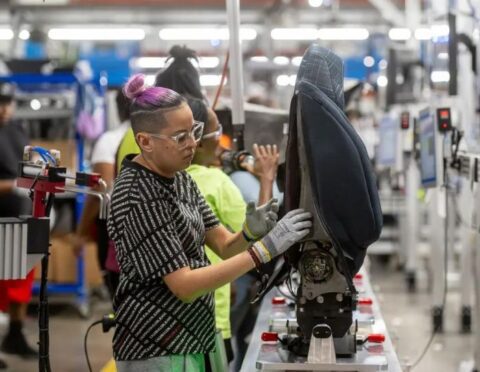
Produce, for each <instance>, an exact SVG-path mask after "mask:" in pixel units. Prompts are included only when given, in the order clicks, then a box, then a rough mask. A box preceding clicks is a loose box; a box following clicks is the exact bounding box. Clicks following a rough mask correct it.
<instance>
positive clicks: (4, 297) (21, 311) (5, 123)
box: [0, 83, 37, 369]
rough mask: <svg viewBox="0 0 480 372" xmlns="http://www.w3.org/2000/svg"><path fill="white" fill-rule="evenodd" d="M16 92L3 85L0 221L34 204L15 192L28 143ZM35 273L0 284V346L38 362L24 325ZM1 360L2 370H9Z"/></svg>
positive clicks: (0, 94)
mask: <svg viewBox="0 0 480 372" xmlns="http://www.w3.org/2000/svg"><path fill="white" fill-rule="evenodd" d="M14 94H15V89H14V86H13V85H12V84H9V83H0V217H18V216H20V215H23V214H29V213H30V210H31V204H32V202H31V200H30V199H29V198H28V197H27V196H26V194H22V193H20V190H19V189H17V188H16V186H15V185H16V179H17V176H18V163H19V162H20V161H21V160H22V159H23V148H24V147H25V146H26V145H28V143H29V140H28V137H27V135H26V134H25V132H24V131H23V129H22V128H21V127H20V125H18V124H17V123H15V122H14V121H13V120H12V118H13V115H14V113H15V103H14ZM33 275H34V274H33V270H32V271H31V272H30V273H29V274H28V275H27V278H26V279H24V280H5V281H0V310H1V311H7V312H8V315H9V317H10V320H9V328H8V332H7V334H6V335H5V337H4V338H3V341H2V343H1V350H2V351H3V352H5V353H8V354H15V355H19V356H21V357H23V358H36V357H37V352H36V351H35V350H34V349H33V348H31V347H30V346H29V345H28V343H27V340H26V338H25V335H24V334H23V331H22V329H23V325H24V321H25V318H26V316H27V306H28V303H29V302H30V299H31V296H32V285H33ZM6 367H7V365H6V363H5V362H4V361H2V360H0V368H3V369H4V368H6Z"/></svg>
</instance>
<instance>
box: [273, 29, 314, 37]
mask: <svg viewBox="0 0 480 372" xmlns="http://www.w3.org/2000/svg"><path fill="white" fill-rule="evenodd" d="M317 33H318V32H317V29H315V28H274V29H273V30H272V32H271V33H270V36H271V37H272V39H273V40H316V39H317Z"/></svg>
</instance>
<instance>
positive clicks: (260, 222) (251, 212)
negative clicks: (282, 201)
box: [243, 198, 278, 241]
mask: <svg viewBox="0 0 480 372" xmlns="http://www.w3.org/2000/svg"><path fill="white" fill-rule="evenodd" d="M277 212H278V201H277V199H275V198H273V199H270V200H269V201H268V203H265V204H264V205H261V206H260V207H258V208H256V207H255V202H253V201H252V202H249V203H248V204H247V214H246V217H245V222H244V223H243V234H244V235H245V237H246V239H247V240H249V241H253V240H257V239H260V238H261V237H263V236H265V234H267V233H268V232H269V231H270V230H271V229H272V228H273V227H274V226H275V224H276V223H277V219H278V215H277Z"/></svg>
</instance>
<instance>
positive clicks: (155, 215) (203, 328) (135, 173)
mask: <svg viewBox="0 0 480 372" xmlns="http://www.w3.org/2000/svg"><path fill="white" fill-rule="evenodd" d="M144 80H145V77H144V75H135V76H134V77H132V78H131V79H130V80H129V82H128V83H127V85H126V86H125V88H124V91H125V95H126V96H127V97H129V98H130V99H131V100H132V104H131V111H130V113H131V124H132V128H133V132H134V134H135V140H136V141H137V143H138V145H139V147H140V150H141V152H140V154H138V155H127V157H126V158H125V160H124V161H123V163H122V164H123V166H122V169H121V171H120V175H119V177H118V178H117V179H116V181H115V186H114V189H113V194H112V200H111V209H110V215H109V218H108V223H107V227H108V232H109V235H110V237H111V238H112V239H113V241H114V242H115V248H116V252H117V258H118V262H119V265H120V284H119V286H118V289H117V291H116V294H115V298H114V309H115V321H116V328H115V335H114V337H113V352H114V357H115V360H116V367H117V371H119V372H124V371H140V370H141V371H144V372H154V371H156V372H159V371H177V370H179V371H180V370H181V371H196V372H197V371H198V372H203V371H204V370H205V361H204V360H205V359H204V356H205V355H206V354H209V353H210V352H212V351H214V348H215V315H214V302H213V291H215V290H216V289H217V288H219V287H221V286H223V285H225V284H226V283H229V282H231V281H232V280H235V279H236V278H238V277H239V276H240V275H243V274H244V273H246V272H247V271H249V270H251V269H253V268H254V267H257V268H258V267H259V266H260V265H261V264H262V263H266V262H268V261H270V260H271V259H272V258H274V257H276V256H278V255H280V254H282V253H283V252H284V251H286V250H287V249H288V248H289V247H290V246H291V245H293V244H294V243H296V242H298V241H300V240H301V239H303V238H304V237H305V236H306V235H307V234H308V232H309V229H310V227H311V224H312V223H311V221H310V219H311V217H312V216H311V214H310V213H308V212H305V211H304V210H302V209H297V210H293V211H290V212H289V213H287V214H286V215H285V217H283V218H282V219H281V220H280V221H279V222H278V223H277V222H276V220H277V215H276V210H278V207H276V206H275V202H274V201H271V202H269V203H267V204H265V205H263V206H260V207H255V206H251V207H249V208H248V209H247V213H246V219H245V222H244V225H243V230H242V231H241V232H238V233H231V232H230V231H229V230H228V229H227V228H225V227H223V226H222V225H221V224H220V223H219V221H218V219H217V218H216V217H215V215H214V214H213V212H212V210H211V209H210V207H209V206H208V204H207V203H206V202H205V199H204V197H203V196H202V194H201V193H200V190H199V189H198V186H197V185H196V183H195V182H194V181H193V179H192V178H191V177H190V176H189V175H188V173H187V172H185V169H186V168H187V167H188V166H189V165H190V164H191V162H192V159H193V156H194V151H195V148H196V146H197V142H198V141H199V140H200V139H201V137H202V132H203V123H201V122H196V121H194V120H193V115H192V111H191V110H190V108H189V107H188V105H187V104H186V102H185V98H183V97H182V96H180V95H179V94H178V93H176V92H174V91H172V90H170V89H166V88H160V87H148V86H145V81H144ZM205 245H208V247H210V248H211V249H212V250H213V251H214V252H215V253H216V254H217V255H218V256H219V257H220V258H222V259H223V261H222V262H219V263H216V264H214V265H212V264H211V263H210V262H209V260H208V258H207V256H206V253H205V248H204V246H205Z"/></svg>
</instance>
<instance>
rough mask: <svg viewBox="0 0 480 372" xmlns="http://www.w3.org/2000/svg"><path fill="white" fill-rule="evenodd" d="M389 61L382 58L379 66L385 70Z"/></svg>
mask: <svg viewBox="0 0 480 372" xmlns="http://www.w3.org/2000/svg"><path fill="white" fill-rule="evenodd" d="M387 65H388V62H387V60H386V59H381V60H380V62H378V67H379V68H380V70H384V69H386V68H387Z"/></svg>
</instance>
